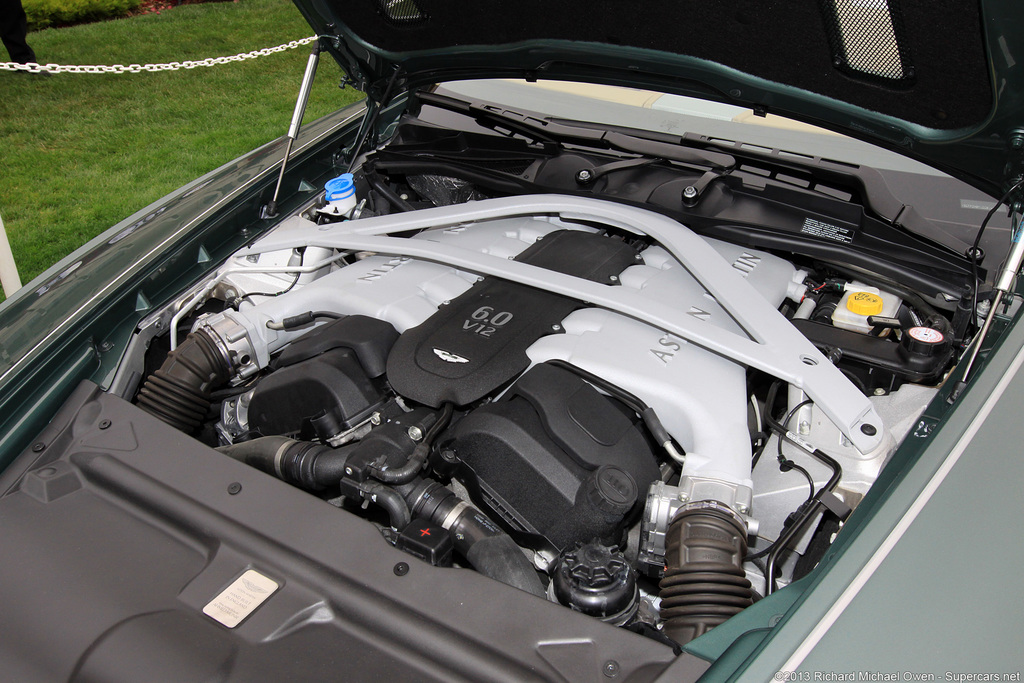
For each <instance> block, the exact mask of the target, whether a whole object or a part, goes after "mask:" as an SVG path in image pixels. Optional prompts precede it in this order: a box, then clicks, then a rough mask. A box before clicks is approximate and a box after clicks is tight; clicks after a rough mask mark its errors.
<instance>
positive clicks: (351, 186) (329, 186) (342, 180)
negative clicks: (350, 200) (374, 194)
mask: <svg viewBox="0 0 1024 683" xmlns="http://www.w3.org/2000/svg"><path fill="white" fill-rule="evenodd" d="M324 190H326V191H327V196H326V199H327V201H329V202H334V201H337V200H339V199H345V198H346V197H351V196H353V195H355V193H356V185H355V182H353V180H352V174H351V173H342V174H341V175H340V176H338V177H337V178H331V179H330V180H328V181H327V182H326V183H325V184H324Z"/></svg>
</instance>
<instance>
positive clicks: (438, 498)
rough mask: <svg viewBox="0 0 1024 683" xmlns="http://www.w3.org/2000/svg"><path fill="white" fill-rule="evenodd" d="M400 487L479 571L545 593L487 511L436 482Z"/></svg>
mask: <svg viewBox="0 0 1024 683" xmlns="http://www.w3.org/2000/svg"><path fill="white" fill-rule="evenodd" d="M410 489H411V490H410ZM402 490H404V491H406V495H405V499H406V502H408V503H409V507H410V508H411V509H412V512H413V515H414V516H417V517H423V518H424V519H429V520H430V521H431V522H433V523H434V524H437V525H438V526H440V527H443V528H445V529H447V530H448V534H449V535H450V536H451V538H452V542H453V543H454V544H455V550H457V551H458V552H459V553H460V554H462V556H463V557H465V558H466V559H467V560H469V563H470V564H471V565H473V568H474V569H476V570H477V571H478V572H480V573H481V574H483V575H484V576H487V577H490V578H492V579H494V580H495V581H501V582H502V583H504V584H507V585H509V586H512V587H514V588H518V589H519V590H523V591H526V592H527V593H532V594H533V595H536V596H538V597H542V598H543V597H546V594H545V591H544V585H543V584H542V583H541V581H540V577H538V576H537V572H536V570H535V569H534V568H533V565H532V564H530V561H529V560H528V559H527V558H526V555H524V554H523V551H522V549H521V548H520V547H519V546H518V545H516V542H515V541H513V540H512V537H511V536H509V535H508V534H506V533H505V532H504V531H502V530H501V529H500V528H499V527H498V526H497V525H496V524H495V523H494V522H492V521H491V520H490V519H489V518H488V517H487V515H485V514H484V513H482V512H480V511H479V510H477V509H476V508H475V507H473V506H472V505H470V504H469V503H466V502H465V501H463V500H460V499H459V498H458V497H457V496H456V495H455V494H454V493H453V492H452V491H451V490H450V489H447V488H445V487H444V486H441V485H440V484H438V483H437V482H432V481H421V482H419V483H418V484H416V485H415V486H410V487H403V488H402Z"/></svg>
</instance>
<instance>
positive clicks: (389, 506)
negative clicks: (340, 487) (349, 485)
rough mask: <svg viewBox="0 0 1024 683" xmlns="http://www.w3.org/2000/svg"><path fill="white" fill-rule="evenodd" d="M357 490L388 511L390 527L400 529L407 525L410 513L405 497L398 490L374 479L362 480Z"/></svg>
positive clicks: (410, 516)
mask: <svg viewBox="0 0 1024 683" xmlns="http://www.w3.org/2000/svg"><path fill="white" fill-rule="evenodd" d="M359 490H360V491H362V492H363V493H365V494H366V499H367V500H370V501H372V502H373V503H375V504H376V505H377V506H379V507H381V508H383V509H384V511H385V512H387V513H388V519H389V520H390V522H391V526H392V528H394V529H396V530H397V531H401V530H402V529H404V528H405V527H407V526H409V522H411V521H412V515H411V514H410V513H409V506H408V505H406V504H405V499H404V498H402V494H400V493H399V492H398V491H396V490H394V489H393V488H391V487H390V486H385V485H384V484H381V483H380V482H376V481H364V482H363V483H361V484H359Z"/></svg>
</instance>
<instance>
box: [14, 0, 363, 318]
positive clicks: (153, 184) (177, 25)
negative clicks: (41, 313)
mask: <svg viewBox="0 0 1024 683" xmlns="http://www.w3.org/2000/svg"><path fill="white" fill-rule="evenodd" d="M309 35H312V29H310V27H309V25H308V24H306V22H305V20H304V19H303V18H302V16H301V15H300V14H299V12H298V10H297V9H296V8H295V6H294V5H292V3H291V2H290V0H239V1H238V2H233V3H231V2H227V3H210V4H199V5H182V6H180V7H175V8H173V9H171V10H167V11H164V12H163V13H161V14H150V15H144V16H138V17H134V18H131V19H120V20H116V21H107V22H102V23H97V24H88V25H83V26H73V27H69V28H59V29H46V30H43V31H39V32H36V33H30V34H29V36H28V40H29V44H30V45H31V46H32V47H33V49H34V50H35V52H36V55H37V56H38V59H39V61H40V62H42V63H56V64H133V63H138V64H147V63H161V62H171V61H179V62H180V61H185V60H198V59H204V58H206V57H220V56H227V55H234V54H238V53H241V52H249V51H251V50H256V49H260V48H264V47H272V46H275V45H279V44H282V43H286V42H288V41H290V40H296V39H299V38H304V37H306V36H309ZM0 54H2V59H3V60H6V59H7V54H6V52H2V53H0ZM308 56H309V47H308V46H302V47H299V48H296V49H294V50H287V51H285V52H281V53H276V54H272V55H269V56H266V57H260V58H258V59H253V60H247V61H244V62H232V63H230V64H225V65H220V66H213V67H208V68H205V67H204V68H196V69H191V70H180V71H174V72H160V73H139V74H123V75H117V74H103V75H90V74H56V75H53V76H50V77H45V76H30V75H27V74H20V73H13V72H6V71H0V216H2V217H3V221H4V225H5V227H6V228H7V234H8V236H9V238H10V241H11V247H12V249H13V251H14V258H15V260H16V262H17V264H18V270H19V273H20V275H21V280H22V282H23V283H27V282H28V281H30V280H31V279H32V278H34V277H35V276H36V275H38V274H39V273H41V272H42V271H43V270H45V269H46V268H48V267H49V266H50V265H52V264H53V263H55V262H56V261H58V260H60V259H61V258H62V257H64V256H65V255H67V254H68V253H70V252H71V251H73V250H74V249H75V248H77V247H79V246H81V245H82V244H83V243H85V242H86V241H88V240H89V239H91V238H92V237H94V236H96V235H98V234H99V233H101V232H102V231H104V230H105V229H107V228H109V227H110V226H112V225H113V224H114V223H116V222H117V221H119V220H121V219H122V218H124V217H126V216H128V215H130V214H131V213H132V212H134V211H136V210H138V209H140V208H142V207H144V206H146V205H147V204H149V203H150V202H153V201H155V200H156V199H159V198H160V197H162V196H163V195H165V194H167V193H168V192H170V191H172V190H174V189H175V188H177V187H179V186H181V185H184V184H185V183H186V182H188V181H190V180H192V179H194V178H196V177H198V176H200V175H202V174H203V173H206V172H207V171H210V170H212V169H214V168H217V167H218V166H220V165H221V164H223V163H225V162H227V161H230V160H231V159H233V158H235V157H237V156H239V155H241V154H243V153H245V152H247V151H249V150H250V149H252V148H254V147H257V146H258V145H260V144H263V143H265V142H267V141H269V140H273V139H274V138H277V137H279V136H281V135H284V133H285V132H286V131H287V129H288V122H289V121H290V120H291V112H292V109H293V107H294V105H295V98H296V95H297V94H298V90H299V82H300V80H301V79H302V73H303V70H304V69H305V65H306V59H307V58H308ZM341 76H342V72H341V69H340V68H339V67H338V66H337V64H336V63H335V62H334V60H333V59H331V58H330V56H329V55H327V54H325V55H324V56H323V58H322V59H321V60H320V68H319V70H318V71H317V77H316V81H315V83H314V87H313V92H312V95H311V97H310V102H309V106H308V107H307V109H306V118H305V120H306V121H312V120H313V119H315V118H318V117H320V116H322V115H324V114H326V113H328V112H330V111H332V110H334V109H337V108H340V107H341V106H343V105H345V104H348V103H350V102H354V101H356V100H358V99H361V97H362V94H361V93H359V92H356V91H353V90H351V89H347V90H339V89H338V83H339V81H340V79H341ZM0 297H2V294H0ZM0 300H2V298H0Z"/></svg>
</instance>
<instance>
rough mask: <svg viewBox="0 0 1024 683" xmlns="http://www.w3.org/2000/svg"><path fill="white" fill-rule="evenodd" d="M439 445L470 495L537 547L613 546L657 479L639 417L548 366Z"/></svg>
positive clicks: (466, 421)
mask: <svg viewBox="0 0 1024 683" xmlns="http://www.w3.org/2000/svg"><path fill="white" fill-rule="evenodd" d="M443 451H448V452H447V453H443V455H444V456H445V458H446V459H448V460H452V459H456V460H457V461H458V462H459V464H458V466H457V469H456V472H455V474H456V476H457V478H459V479H460V480H461V481H463V483H464V484H465V485H466V487H467V488H468V489H469V491H470V494H471V495H472V496H473V498H474V499H475V500H476V501H477V502H478V503H479V504H480V505H482V506H485V507H487V508H489V510H490V511H491V512H492V513H493V514H494V516H495V518H496V519H497V520H500V521H501V522H503V524H504V526H505V527H506V528H508V529H509V531H510V533H511V534H512V536H513V538H515V539H516V541H517V542H518V543H520V544H521V545H526V546H530V547H534V548H541V547H554V548H556V549H558V550H562V549H565V548H569V547H572V546H573V545H574V544H575V543H576V542H581V543H585V542H588V541H591V540H593V539H594V538H600V539H605V540H607V541H608V542H611V543H617V542H618V538H617V536H618V534H619V532H621V530H622V529H623V528H624V526H625V524H626V522H627V520H628V519H629V518H630V517H631V514H630V513H631V512H633V511H634V510H635V509H636V504H637V500H638V499H639V500H640V501H641V504H642V501H643V496H644V494H645V493H646V491H647V489H648V487H649V486H650V484H651V483H652V482H653V481H655V480H656V479H657V478H658V477H659V470H658V464H657V460H656V459H655V456H654V453H653V451H652V449H651V445H650V443H649V442H648V440H647V438H646V436H645V432H644V431H643V427H642V426H641V425H640V424H638V420H637V418H636V415H635V414H634V413H633V412H632V411H630V410H629V409H627V408H626V407H625V406H623V405H622V404H621V403H619V402H618V401H616V400H614V399H611V398H608V397H607V396H604V395H603V394H601V393H599V392H598V391H597V390H596V389H594V388H593V387H592V386H590V385H589V384H587V383H586V382H584V381H583V380H582V379H580V378H579V377H578V376H576V375H574V374H572V373H571V372H569V371H567V370H564V369H561V368H557V367H554V366H551V365H547V364H542V365H538V366H536V367H534V368H532V369H531V370H530V371H529V372H527V373H526V374H525V375H523V377H522V378H520V379H519V380H518V381H517V382H516V383H515V385H513V387H512V388H511V389H510V390H509V392H508V393H507V394H506V396H505V397H503V398H502V399H501V400H500V401H496V402H495V403H491V404H488V405H485V406H483V407H481V408H478V409H476V410H474V411H473V412H472V413H470V414H469V415H467V416H466V417H465V418H463V419H462V420H461V421H460V422H459V423H458V424H456V425H455V427H454V428H453V430H452V432H451V438H450V439H448V440H446V443H445V444H443V445H442V452H443Z"/></svg>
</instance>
